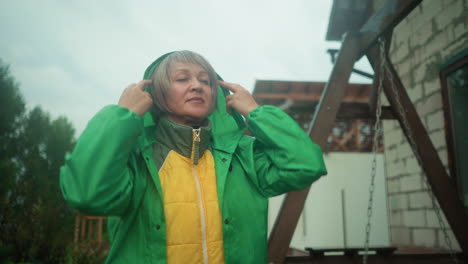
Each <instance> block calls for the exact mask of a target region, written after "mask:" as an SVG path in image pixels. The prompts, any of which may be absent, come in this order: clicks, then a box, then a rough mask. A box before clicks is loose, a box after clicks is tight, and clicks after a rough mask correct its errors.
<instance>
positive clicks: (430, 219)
mask: <svg viewBox="0 0 468 264" xmlns="http://www.w3.org/2000/svg"><path fill="white" fill-rule="evenodd" d="M381 2H382V1H378V0H376V1H375V2H374V4H375V6H376V7H378V6H379V5H380V4H381ZM467 14H468V0H424V1H422V3H421V4H420V5H419V6H418V7H417V8H416V9H415V10H414V11H413V12H412V13H411V14H410V15H409V16H408V17H407V18H406V19H405V20H403V21H402V22H401V23H400V24H399V25H398V26H397V27H396V29H395V31H394V35H393V42H392V43H391V49H390V53H391V58H392V62H393V64H394V65H395V67H396V69H397V71H398V73H399V76H400V78H401V80H402V82H403V84H404V86H405V87H406V89H407V92H408V94H409V96H410V98H411V100H412V101H413V102H414V104H415V106H416V109H417V112H418V114H419V115H420V117H421V120H422V121H423V123H424V125H425V127H426V129H427V130H428V133H429V135H430V137H431V139H432V142H433V144H434V146H435V147H436V149H437V151H438V153H439V156H440V158H441V160H442V161H443V163H444V164H445V165H447V148H446V141H445V132H444V116H443V112H442V97H441V93H440V81H439V67H440V66H441V65H442V64H444V63H446V62H447V61H448V60H449V59H450V58H451V57H452V56H454V55H456V54H457V53H459V52H461V51H462V50H463V49H465V48H467V47H468V15H467ZM383 129H384V142H385V163H386V177H387V180H386V183H387V192H388V198H389V199H388V201H389V223H390V233H391V242H392V244H393V245H396V246H420V247H429V248H446V244H445V241H444V236H443V232H442V231H441V229H440V228H439V222H438V219H437V216H436V214H435V210H434V204H433V203H432V200H431V197H430V194H429V193H428V191H427V187H426V186H425V184H424V180H423V177H424V175H423V173H422V171H421V168H420V167H419V165H418V163H417V161H416V159H415V157H414V155H413V153H412V151H411V148H410V146H409V144H408V143H407V141H406V139H405V138H404V136H403V134H402V131H401V129H400V127H399V124H398V122H396V121H385V122H384V123H383ZM444 221H445V219H444ZM449 231H450V230H449ZM450 236H451V238H452V244H454V245H455V249H459V246H458V244H457V242H456V240H455V239H454V237H453V234H451V232H450Z"/></svg>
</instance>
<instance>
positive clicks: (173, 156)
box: [153, 118, 224, 264]
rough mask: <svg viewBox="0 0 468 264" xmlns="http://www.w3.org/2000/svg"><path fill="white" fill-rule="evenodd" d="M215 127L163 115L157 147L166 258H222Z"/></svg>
mask: <svg viewBox="0 0 468 264" xmlns="http://www.w3.org/2000/svg"><path fill="white" fill-rule="evenodd" d="M210 141H211V128H210V127H201V128H198V129H193V128H191V127H188V126H183V125H180V124H177V123H174V122H172V121H170V120H168V119H165V118H161V119H160V121H159V122H158V129H157V131H156V143H155V145H154V148H153V150H154V151H153V153H154V158H155V163H156V165H157V167H158V168H159V180H160V182H161V187H162V191H163V200H164V215H165V220H166V246H167V263H169V264H172V263H177V264H179V263H224V249H223V233H222V232H223V231H222V222H221V221H222V220H221V213H220V209H219V202H218V193H217V191H216V190H217V188H216V174H215V164H214V159H213V155H212V154H211V151H210V150H209V149H210Z"/></svg>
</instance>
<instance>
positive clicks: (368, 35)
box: [358, 0, 422, 59]
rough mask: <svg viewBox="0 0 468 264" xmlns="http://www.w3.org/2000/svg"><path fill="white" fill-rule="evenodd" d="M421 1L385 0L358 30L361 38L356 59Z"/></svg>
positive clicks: (391, 29)
mask: <svg viewBox="0 0 468 264" xmlns="http://www.w3.org/2000/svg"><path fill="white" fill-rule="evenodd" d="M421 1H422V0H387V1H385V3H384V6H383V7H382V8H380V9H379V10H377V11H376V12H375V13H374V14H373V15H372V16H371V17H370V18H369V20H367V22H366V23H365V24H364V26H362V28H361V30H360V32H361V33H363V39H362V43H361V50H360V52H359V56H358V59H359V58H360V57H361V56H363V55H365V54H366V53H367V50H368V49H369V48H370V47H371V46H372V45H373V44H374V43H375V42H376V40H377V39H378V38H379V37H380V36H382V35H385V34H387V33H388V32H391V31H393V28H394V27H395V26H396V25H398V24H399V23H400V22H401V20H403V19H404V18H405V17H406V16H408V14H409V13H411V11H413V9H414V8H415V7H416V6H418V5H419V3H421Z"/></svg>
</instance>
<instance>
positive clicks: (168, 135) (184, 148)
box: [155, 117, 211, 159]
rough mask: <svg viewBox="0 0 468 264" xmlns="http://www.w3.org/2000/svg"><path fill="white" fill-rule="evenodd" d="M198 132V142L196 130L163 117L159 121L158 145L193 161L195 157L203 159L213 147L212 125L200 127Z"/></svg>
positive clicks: (156, 136) (156, 135)
mask: <svg viewBox="0 0 468 264" xmlns="http://www.w3.org/2000/svg"><path fill="white" fill-rule="evenodd" d="M198 132H199V138H198V139H199V140H198V141H197V139H196V136H195V129H194V128H192V127H190V126H186V125H181V124H178V123H176V122H174V121H172V120H170V119H168V118H166V117H161V118H160V119H159V120H158V126H157V128H156V133H155V138H156V142H157V143H159V144H161V145H164V146H166V147H168V149H171V150H174V151H176V152H177V153H179V154H180V155H182V156H184V157H186V158H189V159H191V158H194V157H195V156H196V157H202V156H203V153H204V152H205V150H207V149H209V147H210V145H211V125H210V124H209V123H208V125H207V126H203V127H200V128H199V130H198ZM195 146H196V147H195ZM195 152H196V153H195Z"/></svg>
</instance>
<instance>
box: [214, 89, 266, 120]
mask: <svg viewBox="0 0 468 264" xmlns="http://www.w3.org/2000/svg"><path fill="white" fill-rule="evenodd" d="M218 83H219V85H221V86H222V87H224V88H226V89H228V90H229V91H231V92H232V94H230V95H228V96H226V106H227V107H228V109H229V107H232V108H234V109H236V110H237V112H239V113H240V114H241V115H243V116H247V115H248V114H249V113H250V111H252V110H254V109H255V108H257V107H258V104H257V102H256V101H255V99H254V98H253V97H252V95H251V94H250V93H249V91H247V90H246V89H245V88H244V87H242V86H240V85H239V84H234V83H228V82H224V81H218ZM228 112H230V111H229V110H228Z"/></svg>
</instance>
